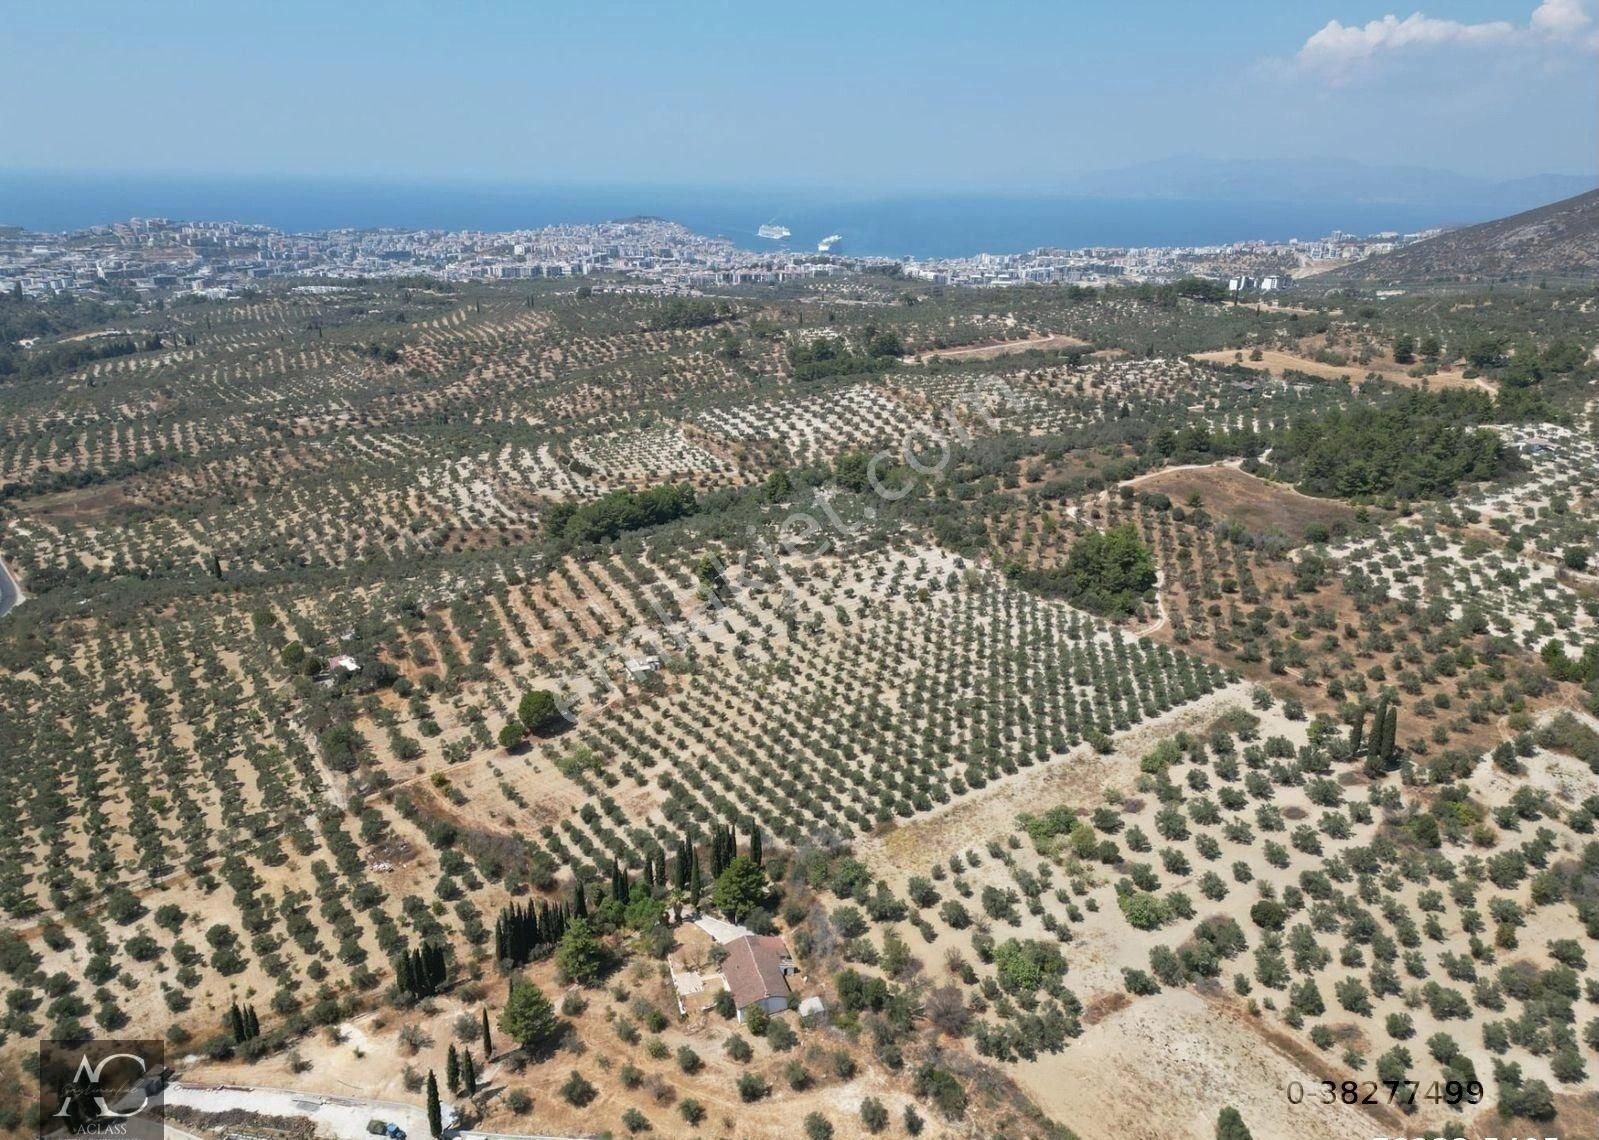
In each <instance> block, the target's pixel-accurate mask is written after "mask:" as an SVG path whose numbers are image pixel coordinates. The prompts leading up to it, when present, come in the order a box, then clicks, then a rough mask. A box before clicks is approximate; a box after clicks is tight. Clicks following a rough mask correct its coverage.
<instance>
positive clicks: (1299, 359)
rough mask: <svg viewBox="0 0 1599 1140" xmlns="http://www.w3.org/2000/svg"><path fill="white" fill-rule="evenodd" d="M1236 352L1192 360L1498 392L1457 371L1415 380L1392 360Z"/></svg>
mask: <svg viewBox="0 0 1599 1140" xmlns="http://www.w3.org/2000/svg"><path fill="white" fill-rule="evenodd" d="M1238 356H1239V352H1238V350H1237V349H1231V348H1223V349H1217V350H1216V351H1214V352H1196V353H1195V354H1194V359H1195V360H1203V361H1206V362H1208V363H1211V364H1241V365H1243V366H1244V367H1245V368H1250V369H1253V370H1254V371H1256V372H1269V373H1271V374H1272V375H1273V376H1277V377H1281V376H1282V374H1283V373H1284V372H1286V371H1289V370H1292V371H1295V372H1303V373H1306V374H1307V375H1310V376H1318V377H1320V378H1321V379H1323V380H1348V381H1351V382H1358V381H1360V380H1363V379H1365V377H1366V374H1367V373H1370V372H1375V373H1376V374H1377V375H1379V376H1381V377H1382V378H1383V379H1384V380H1387V381H1388V382H1389V383H1391V384H1398V385H1400V386H1401V387H1404V388H1420V387H1422V385H1423V384H1425V385H1426V386H1428V387H1430V388H1479V389H1481V390H1482V391H1484V392H1493V391H1496V390H1497V389H1496V388H1495V387H1494V385H1493V384H1492V383H1491V382H1489V381H1487V380H1483V379H1482V378H1480V377H1478V378H1475V379H1470V380H1468V379H1467V378H1466V377H1465V375H1463V374H1462V373H1461V372H1459V371H1458V370H1456V369H1452V368H1446V369H1444V370H1442V371H1440V372H1436V373H1434V374H1433V375H1431V376H1427V377H1423V378H1418V377H1415V376H1410V375H1407V374H1406V371H1405V369H1404V367H1402V366H1401V365H1398V364H1395V363H1394V362H1393V361H1391V360H1372V361H1370V362H1368V363H1366V364H1360V363H1357V362H1355V361H1351V362H1350V363H1348V364H1343V365H1338V364H1325V363H1323V362H1322V361H1319V360H1312V359H1310V358H1309V357H1308V356H1295V355H1294V354H1292V353H1288V352H1278V351H1276V350H1274V349H1265V350H1262V352H1261V354H1260V359H1259V360H1251V359H1250V358H1249V355H1248V354H1247V353H1246V354H1244V356H1243V359H1241V360H1240V359H1238Z"/></svg>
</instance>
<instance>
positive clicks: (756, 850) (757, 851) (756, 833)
mask: <svg viewBox="0 0 1599 1140" xmlns="http://www.w3.org/2000/svg"><path fill="white" fill-rule="evenodd" d="M750 862H752V863H754V864H755V865H756V866H757V867H759V866H760V865H761V829H760V828H758V827H752V828H750Z"/></svg>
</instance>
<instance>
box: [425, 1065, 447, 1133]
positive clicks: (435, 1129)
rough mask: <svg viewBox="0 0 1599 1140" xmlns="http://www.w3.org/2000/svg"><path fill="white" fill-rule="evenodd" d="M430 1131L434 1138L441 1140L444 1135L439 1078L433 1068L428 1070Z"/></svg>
mask: <svg viewBox="0 0 1599 1140" xmlns="http://www.w3.org/2000/svg"><path fill="white" fill-rule="evenodd" d="M428 1131H429V1132H431V1133H432V1134H433V1140H439V1137H440V1136H442V1135H444V1113H443V1111H442V1110H441V1109H440V1108H439V1079H438V1078H437V1077H435V1076H434V1075H433V1070H432V1069H429V1070H428Z"/></svg>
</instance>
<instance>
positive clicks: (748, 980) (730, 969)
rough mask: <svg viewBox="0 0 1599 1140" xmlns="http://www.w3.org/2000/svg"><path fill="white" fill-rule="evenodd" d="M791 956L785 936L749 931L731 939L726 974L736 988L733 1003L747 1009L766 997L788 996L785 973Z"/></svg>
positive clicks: (733, 990)
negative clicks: (761, 935) (751, 932)
mask: <svg viewBox="0 0 1599 1140" xmlns="http://www.w3.org/2000/svg"><path fill="white" fill-rule="evenodd" d="M787 956H788V948H787V947H786V946H784V945H783V940H782V939H781V938H774V937H765V938H762V937H759V936H757V935H751V934H746V935H745V936H744V937H743V938H735V939H734V940H733V941H731V942H729V943H728V944H727V961H725V962H723V963H722V977H723V979H724V980H726V982H727V988H728V989H729V990H731V991H732V994H733V1003H734V1004H735V1005H736V1006H737V1007H738V1008H739V1009H743V1008H744V1007H745V1006H747V1005H754V1004H755V1003H756V1002H758V1001H761V1000H763V999H765V998H770V997H781V998H786V997H788V980H787V979H786V978H784V976H783V959H784V958H785V957H787Z"/></svg>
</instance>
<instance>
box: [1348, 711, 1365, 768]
mask: <svg viewBox="0 0 1599 1140" xmlns="http://www.w3.org/2000/svg"><path fill="white" fill-rule="evenodd" d="M1365 733H1366V710H1365V709H1364V708H1362V709H1361V710H1360V711H1359V712H1357V713H1356V714H1355V723H1354V724H1352V725H1350V726H1349V755H1351V756H1359V755H1360V743H1361V738H1362V737H1363V736H1364V735H1365Z"/></svg>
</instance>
